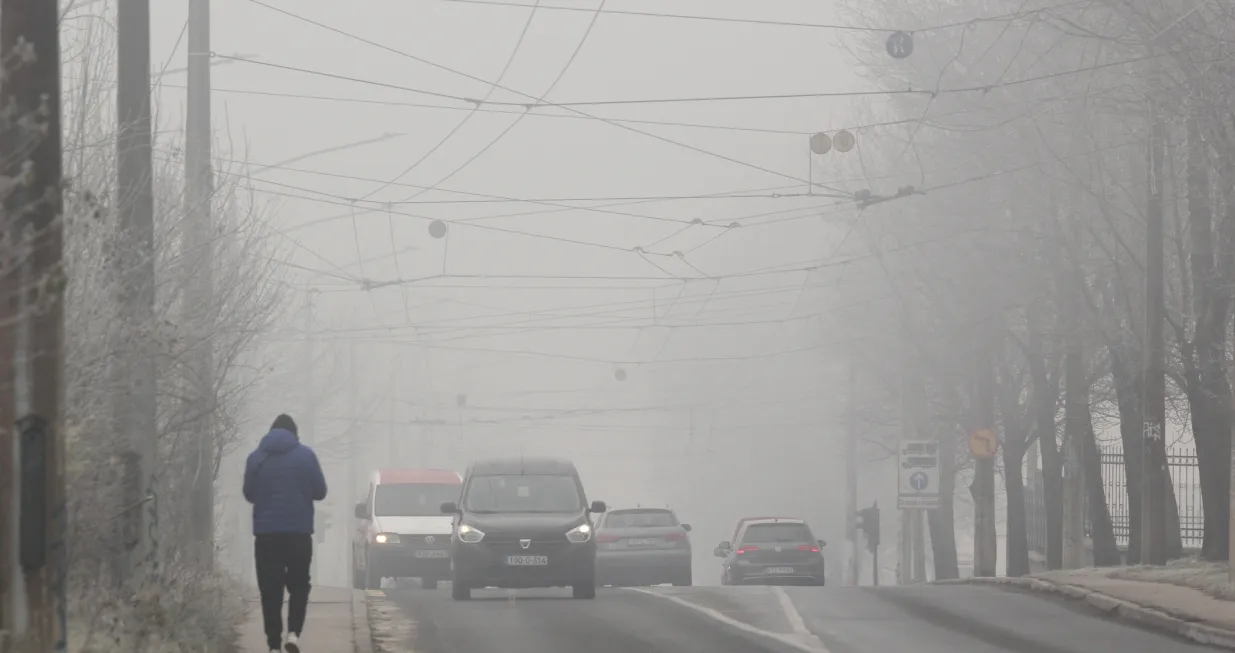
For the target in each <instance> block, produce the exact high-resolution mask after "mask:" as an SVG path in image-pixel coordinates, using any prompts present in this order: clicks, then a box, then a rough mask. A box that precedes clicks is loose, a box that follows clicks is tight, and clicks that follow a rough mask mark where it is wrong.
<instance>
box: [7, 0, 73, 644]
mask: <svg viewBox="0 0 1235 653" xmlns="http://www.w3.org/2000/svg"><path fill="white" fill-rule="evenodd" d="M59 28H60V13H59V10H58V5H57V3H55V2H46V1H43V0H0V49H2V50H3V51H4V52H5V53H6V55H8V56H7V57H6V58H5V61H6V62H8V61H12V63H13V64H15V65H13V66H12V68H10V69H8V70H6V71H5V73H6V77H5V80H4V81H5V83H4V87H3V89H0V93H2V94H3V97H2V98H0V104H2V105H3V106H5V107H8V111H7V112H6V116H7V117H6V120H5V122H4V124H3V125H0V128H2V131H0V149H2V150H3V151H4V152H6V153H8V156H6V157H4V159H3V161H0V173H3V174H4V175H5V176H6V177H7V178H9V179H20V180H23V182H24V183H18V184H15V185H14V186H13V188H12V189H11V191H10V193H9V194H8V195H7V196H6V197H5V198H4V208H5V211H4V213H3V215H4V218H3V219H4V230H5V233H4V234H3V235H4V236H5V237H6V241H5V243H4V244H5V246H6V247H7V251H4V252H3V253H2V255H3V256H2V258H0V263H3V264H4V265H3V268H2V270H3V272H2V273H0V274H3V276H2V277H0V279H2V281H3V289H4V292H5V296H4V297H3V298H2V299H3V301H0V305H3V308H0V316H3V317H4V318H6V319H5V320H4V321H3V324H4V325H5V327H4V329H5V330H4V332H3V336H2V337H0V346H2V347H3V350H2V351H0V353H2V354H3V359H0V360H2V362H0V370H3V371H4V372H6V373H11V376H10V375H7V374H6V378H2V379H0V382H3V383H4V384H5V385H6V386H7V387H6V388H5V392H4V393H3V394H4V397H3V400H2V401H0V418H2V419H3V421H2V422H0V433H2V434H3V435H2V436H0V444H2V445H4V446H3V447H2V448H3V449H6V452H5V453H4V454H3V458H4V461H5V462H7V463H10V466H9V467H6V468H5V472H4V473H2V474H0V483H3V484H4V485H2V486H0V499H3V501H4V503H5V507H4V509H3V510H0V514H3V515H4V517H5V521H4V523H3V524H0V536H2V537H3V538H4V540H5V545H4V547H3V549H4V551H5V553H6V554H7V555H6V557H5V559H4V560H3V561H2V563H0V570H4V569H6V568H7V571H4V572H3V573H4V575H5V577H4V579H3V580H4V586H3V587H0V628H2V629H3V630H4V631H6V634H4V635H2V637H4V638H5V639H6V640H7V641H0V649H5V650H10V649H11V650H13V651H18V652H22V653H26V652H29V653H44V652H46V651H57V652H61V651H65V650H66V648H67V644H66V637H67V633H66V632H65V631H66V625H65V624H66V620H67V616H66V614H67V613H66V610H65V608H66V600H65V575H66V565H67V560H66V557H67V556H66V554H67V551H66V545H65V537H66V530H67V519H68V515H67V512H66V508H65V487H64V455H65V439H64V428H63V427H64V416H63V412H62V408H63V403H62V402H63V399H62V388H63V387H64V381H63V357H64V304H63V298H64V287H65V284H66V279H65V275H64V269H63V262H62V261H63V251H64V237H63V229H64V223H63V220H62V216H63V197H62V189H61V183H62V181H61V141H60V37H59V34H60V32H59ZM27 49H29V52H30V54H32V55H33V56H31V57H29V58H24V57H19V56H18V55H16V54H15V53H20V52H26V51H27ZM19 58H21V59H22V61H20V63H19V62H18V61H17V59H19ZM10 365H11V366H12V367H9V366H10ZM13 427H15V430H14V429H13ZM14 455H15V459H14V457H13V456H14ZM14 470H15V471H16V473H15V474H14V473H11V472H12V471H14ZM13 563H16V565H14V564H13Z"/></svg>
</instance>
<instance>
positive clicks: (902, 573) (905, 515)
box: [897, 372, 918, 585]
mask: <svg viewBox="0 0 1235 653" xmlns="http://www.w3.org/2000/svg"><path fill="white" fill-rule="evenodd" d="M915 386H916V374H913V373H910V372H906V374H905V376H904V377H903V379H902V387H901V434H900V435H901V441H902V442H908V441H910V440H913V439H914V437H915V436H916V435H917V419H918V415H917V412H916V408H917V406H916V405H915V402H914V397H915V395H916V390H915ZM900 513H901V520H900V522H901V523H900V533H899V541H898V542H897V551H898V553H899V554H900V564H898V565H897V581H898V583H899V584H901V585H908V584H909V583H910V582H911V579H912V574H913V558H914V555H913V554H914V550H913V545H914V538H913V522H914V520H915V519H916V518H917V517H918V511H917V510H913V509H907V508H902V509H901V511H900Z"/></svg>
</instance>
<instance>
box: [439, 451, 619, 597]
mask: <svg viewBox="0 0 1235 653" xmlns="http://www.w3.org/2000/svg"><path fill="white" fill-rule="evenodd" d="M604 511H605V504H604V502H603V501H593V502H592V503H591V504H589V503H588V502H587V495H586V494H585V493H584V490H583V483H582V481H580V480H579V472H578V471H577V470H576V469H575V466H574V465H573V464H572V463H570V462H568V461H565V460H557V459H552V458H513V459H495V460H486V461H480V462H476V463H473V464H472V466H471V467H469V468H468V470H467V473H466V474H465V475H464V479H463V492H462V494H461V496H460V499H459V503H457V504H456V503H454V502H446V503H443V504H442V512H443V513H445V514H450V515H454V516H455V519H454V527H453V531H454V532H453V534H452V535H451V542H450V550H451V596H452V597H453V598H454V599H455V600H467V599H470V598H471V597H472V590H473V589H478V588H482V587H501V588H529V587H568V586H569V587H570V588H571V589H572V592H573V595H574V597H575V598H579V599H590V598H594V597H595V596H596V541H595V539H594V538H593V537H592V535H593V533H592V529H593V526H592V518H591V515H592V514H593V513H603V512H604Z"/></svg>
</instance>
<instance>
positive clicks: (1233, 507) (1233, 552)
mask: <svg viewBox="0 0 1235 653" xmlns="http://www.w3.org/2000/svg"><path fill="white" fill-rule="evenodd" d="M1231 406H1233V407H1235V383H1232V384H1231ZM1230 473H1231V490H1230V492H1231V495H1230V497H1231V502H1230V505H1229V506H1228V509H1229V510H1230V511H1231V518H1230V525H1229V528H1230V531H1229V533H1230V537H1228V538H1227V544H1226V546H1227V561H1228V564H1227V582H1228V583H1230V584H1232V585H1235V564H1230V563H1231V562H1235V420H1232V421H1231V472H1230ZM0 514H2V513H0Z"/></svg>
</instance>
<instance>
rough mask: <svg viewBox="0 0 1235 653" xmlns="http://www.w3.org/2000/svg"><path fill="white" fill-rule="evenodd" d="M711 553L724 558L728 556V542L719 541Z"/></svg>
mask: <svg viewBox="0 0 1235 653" xmlns="http://www.w3.org/2000/svg"><path fill="white" fill-rule="evenodd" d="M712 555H714V556H716V557H717V558H724V557H726V556H728V555H729V543H728V542H721V543H720V546H718V547H716V548H715V549H713V550H712Z"/></svg>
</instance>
